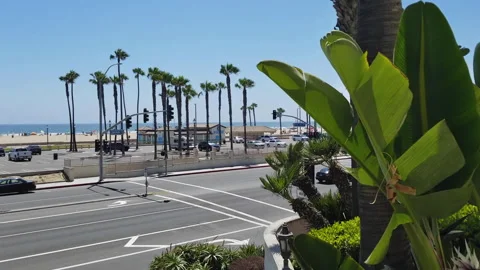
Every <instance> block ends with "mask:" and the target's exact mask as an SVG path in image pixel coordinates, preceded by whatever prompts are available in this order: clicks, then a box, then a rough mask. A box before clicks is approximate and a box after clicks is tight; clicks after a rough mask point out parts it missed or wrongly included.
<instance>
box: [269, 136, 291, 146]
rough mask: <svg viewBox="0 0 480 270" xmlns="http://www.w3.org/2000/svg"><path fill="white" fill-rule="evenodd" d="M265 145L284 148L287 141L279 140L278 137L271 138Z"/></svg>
mask: <svg viewBox="0 0 480 270" xmlns="http://www.w3.org/2000/svg"><path fill="white" fill-rule="evenodd" d="M266 144H267V147H282V148H285V147H287V143H286V142H284V141H280V140H279V139H276V138H275V139H271V140H270V141H268V142H267V143H266Z"/></svg>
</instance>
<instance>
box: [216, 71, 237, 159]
mask: <svg viewBox="0 0 480 270" xmlns="http://www.w3.org/2000/svg"><path fill="white" fill-rule="evenodd" d="M239 72H240V69H238V68H237V67H236V66H234V65H232V64H229V63H227V64H226V65H221V66H220V74H223V75H225V77H226V79H225V80H226V84H227V94H228V117H229V120H230V150H232V151H233V132H232V87H231V82H230V75H236V74H238V73H239Z"/></svg>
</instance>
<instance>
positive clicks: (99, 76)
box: [88, 71, 110, 140]
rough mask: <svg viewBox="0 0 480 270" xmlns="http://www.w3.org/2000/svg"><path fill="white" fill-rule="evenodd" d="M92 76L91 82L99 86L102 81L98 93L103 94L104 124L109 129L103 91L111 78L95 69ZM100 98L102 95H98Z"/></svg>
mask: <svg viewBox="0 0 480 270" xmlns="http://www.w3.org/2000/svg"><path fill="white" fill-rule="evenodd" d="M90 76H92V78H91V79H90V80H88V81H89V82H91V83H93V84H95V85H97V86H98V83H99V82H100V87H101V89H97V95H100V94H101V95H102V111H103V124H104V128H105V130H107V112H106V108H105V93H104V91H103V90H104V89H103V86H104V85H105V84H109V83H110V80H109V79H108V78H107V77H106V76H105V74H103V72H101V71H95V72H94V73H90ZM98 98H99V99H100V96H98ZM100 139H101V140H103V138H100ZM105 140H107V134H106V133H105Z"/></svg>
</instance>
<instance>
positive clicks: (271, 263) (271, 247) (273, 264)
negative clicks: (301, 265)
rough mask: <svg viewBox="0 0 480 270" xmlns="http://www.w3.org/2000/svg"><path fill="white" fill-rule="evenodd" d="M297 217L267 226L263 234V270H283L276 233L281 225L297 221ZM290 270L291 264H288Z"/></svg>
mask: <svg viewBox="0 0 480 270" xmlns="http://www.w3.org/2000/svg"><path fill="white" fill-rule="evenodd" d="M299 218H300V217H299V216H298V215H296V216H291V217H288V218H284V219H280V220H277V221H275V222H274V223H272V224H271V225H270V226H268V227H267V228H266V229H265V231H264V233H263V240H264V244H265V261H264V269H265V270H277V269H283V258H282V255H281V254H280V244H279V243H278V240H277V233H278V230H279V229H280V227H281V226H282V225H283V223H288V222H290V221H293V220H296V219H299ZM288 264H289V267H290V269H293V266H292V264H291V263H290V262H289V263H288Z"/></svg>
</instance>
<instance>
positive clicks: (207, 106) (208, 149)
mask: <svg viewBox="0 0 480 270" xmlns="http://www.w3.org/2000/svg"><path fill="white" fill-rule="evenodd" d="M205 89H206V91H205V109H206V112H207V143H209V142H210V104H209V102H208V101H209V98H208V86H205ZM212 150H213V149H212ZM209 152H210V146H209V147H207V153H206V156H207V157H208V156H209Z"/></svg>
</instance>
